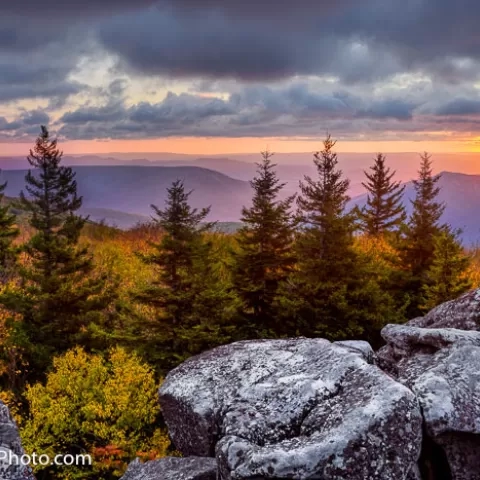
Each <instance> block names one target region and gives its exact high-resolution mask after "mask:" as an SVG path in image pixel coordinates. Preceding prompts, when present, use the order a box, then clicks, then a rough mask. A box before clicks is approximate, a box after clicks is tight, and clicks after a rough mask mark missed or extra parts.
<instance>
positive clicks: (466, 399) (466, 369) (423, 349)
mask: <svg viewBox="0 0 480 480" xmlns="http://www.w3.org/2000/svg"><path fill="white" fill-rule="evenodd" d="M479 301H480V291H474V292H469V293H468V294H466V295H463V296H462V297H460V298H459V299H457V300H454V301H451V302H447V303H445V304H443V305H440V306H439V307H437V308H435V309H434V310H432V311H431V312H429V313H428V314H427V315H426V316H425V317H422V318H419V319H415V320H413V321H411V322H408V323H407V324H406V325H388V326H386V327H385V328H384V329H383V330H382V337H383V338H384V339H385V341H386V342H387V345H386V346H385V347H383V348H382V349H380V350H379V351H378V352H377V362H378V364H379V365H380V366H381V367H382V368H384V369H385V370H386V371H388V372H389V373H390V374H392V375H393V376H394V377H395V378H396V379H397V380H398V381H400V382H402V383H403V384H405V385H406V386H408V387H409V388H410V389H411V390H412V391H413V392H414V393H415V395H416V396H417V398H418V401H419V403H420V406H421V408H422V413H423V417H424V426H425V432H426V437H425V439H426V440H427V444H428V445H430V447H429V448H428V449H427V450H428V451H426V452H424V454H422V457H424V458H423V462H424V467H425V466H426V467H428V471H429V472H432V471H433V472H434V473H433V478H437V477H435V475H439V474H440V473H441V472H440V471H439V470H442V472H443V473H442V474H444V473H445V471H446V470H449V471H448V472H447V476H446V477H445V478H452V479H453V480H479V479H480V331H479V329H478V324H477V321H478V315H479V313H478V311H479ZM453 327H456V328H453ZM429 456H430V457H432V458H429ZM433 457H436V458H433ZM440 457H441V459H444V460H441V459H440V460H439V458H440ZM439 465H440V467H439Z"/></svg>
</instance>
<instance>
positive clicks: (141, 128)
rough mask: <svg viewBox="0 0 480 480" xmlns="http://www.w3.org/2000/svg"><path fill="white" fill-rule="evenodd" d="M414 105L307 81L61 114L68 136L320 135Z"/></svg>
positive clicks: (403, 116) (398, 116) (399, 115)
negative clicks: (320, 88)
mask: <svg viewBox="0 0 480 480" xmlns="http://www.w3.org/2000/svg"><path fill="white" fill-rule="evenodd" d="M414 107H415V105H413V104H409V103H403V102H402V101H401V100H396V99H389V98H385V99H376V100H375V101H371V102H369V101H365V100H364V99H362V98H360V97H354V96H352V95H348V94H346V93H341V92H337V93H330V94H326V93H321V92H315V91H312V90H310V89H309V86H308V84H307V83H295V84H293V85H290V86H288V87H284V88H269V87H251V86H250V87H245V88H244V89H241V90H239V91H238V92H236V93H235V94H232V95H230V97H229V98H228V99H225V100H223V99H220V98H211V97H204V96H199V95H192V94H186V93H183V94H179V95H177V94H174V93H171V92H170V93H168V95H167V96H166V98H165V99H164V100H163V101H162V102H160V103H156V104H151V103H148V102H141V103H139V104H136V105H133V106H130V107H127V106H126V105H125V103H124V101H119V100H116V99H114V98H112V99H111V100H110V101H109V102H108V103H107V104H106V105H104V106H100V107H82V108H79V109H77V110H75V111H71V112H67V113H66V114H65V115H63V117H62V118H61V119H60V120H59V124H63V125H64V126H63V128H61V130H60V133H61V134H62V135H64V136H65V137H67V138H78V139H91V138H105V139H106V138H146V137H150V138H155V137H168V136H182V135H191V136H212V137H215V136H233V137H241V136H254V137H256V136H259V137H262V136H276V135H278V136H287V135H317V134H318V132H319V131H320V130H321V129H324V130H325V129H327V128H329V125H332V124H336V125H342V132H344V131H345V127H344V124H345V122H346V121H347V120H348V121H349V122H350V124H354V123H355V124H356V127H355V130H358V128H359V127H360V126H361V125H363V128H365V120H366V119H367V120H372V121H374V122H378V124H379V125H380V124H382V125H383V126H385V123H384V121H385V120H408V119H411V118H412V111H413V109H414ZM380 121H382V122H380Z"/></svg>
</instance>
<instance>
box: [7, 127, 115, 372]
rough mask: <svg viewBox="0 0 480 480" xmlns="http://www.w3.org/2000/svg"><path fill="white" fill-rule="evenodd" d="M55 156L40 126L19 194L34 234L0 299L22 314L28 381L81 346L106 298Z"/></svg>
mask: <svg viewBox="0 0 480 480" xmlns="http://www.w3.org/2000/svg"><path fill="white" fill-rule="evenodd" d="M61 158H62V153H61V152H60V151H59V150H58V148H57V142H56V140H51V139H50V136H49V133H48V131H47V129H46V128H45V127H42V133H41V135H40V136H39V137H38V139H37V141H36V144H35V148H34V150H33V151H30V156H29V157H28V160H29V162H30V165H31V166H32V167H33V168H34V169H35V170H34V171H32V170H29V172H28V173H27V175H26V177H25V180H26V183H27V186H26V190H27V192H28V196H26V195H25V194H24V193H23V192H22V193H21V201H22V204H23V207H24V209H25V210H26V211H28V212H29V213H30V218H29V223H30V226H31V227H32V228H33V229H34V232H35V233H34V235H33V236H32V237H31V238H30V239H29V240H28V241H27V243H26V244H24V245H23V252H24V254H25V255H26V261H25V262H24V263H23V265H22V266H21V268H20V270H19V275H20V280H21V283H20V285H21V288H20V289H18V288H16V289H10V290H7V291H5V292H4V293H3V294H2V295H1V296H0V303H1V304H3V305H4V306H5V307H6V308H7V309H8V310H10V311H11V312H12V313H15V314H20V315H21V316H22V324H21V326H22V328H23V331H24V333H25V336H26V337H27V338H28V340H29V345H28V346H27V348H26V355H27V357H28V358H29V364H30V368H31V371H32V373H33V372H35V373H34V374H33V378H39V375H38V374H39V373H40V372H41V373H42V374H43V373H44V372H45V370H46V368H48V366H49V365H50V364H51V360H52V357H53V355H55V354H58V353H61V352H65V351H66V350H68V349H69V348H71V347H73V346H74V345H76V344H79V343H82V341H84V340H83V337H84V336H85V330H86V328H87V326H88V325H89V323H90V322H98V321H100V318H101V314H102V312H103V310H104V309H105V308H106V307H107V306H108V304H109V303H110V300H111V298H110V296H109V295H107V294H106V293H105V292H104V286H103V283H104V282H103V279H102V278H98V277H96V276H95V274H94V267H93V262H92V257H91V255H90V254H89V252H88V251H87V249H86V248H83V247H80V246H79V238H80V234H81V231H82V228H83V226H84V224H85V219H84V218H82V217H79V216H76V215H75V212H76V211H77V210H78V209H79V208H80V206H81V204H82V199H81V197H78V196H77V184H76V182H75V174H74V172H73V171H72V169H71V168H67V167H63V166H61V165H60V162H61Z"/></svg>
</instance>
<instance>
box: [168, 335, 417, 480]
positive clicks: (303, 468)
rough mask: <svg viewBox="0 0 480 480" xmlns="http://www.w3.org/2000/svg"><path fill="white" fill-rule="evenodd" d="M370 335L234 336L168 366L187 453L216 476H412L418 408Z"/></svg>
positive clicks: (173, 424)
mask: <svg viewBox="0 0 480 480" xmlns="http://www.w3.org/2000/svg"><path fill="white" fill-rule="evenodd" d="M372 362H373V352H372V351H371V348H370V347H369V345H368V344H366V343H365V342H347V343H343V344H342V343H338V344H332V343H330V342H328V341H327V340H323V339H305V338H300V339H291V340H263V341H248V342H238V343H234V344H231V345H226V346H223V347H219V348H217V349H214V350H211V351H209V352H206V353H204V354H202V355H199V356H197V357H194V358H192V359H190V360H188V361H186V362H185V363H183V364H182V365H180V366H179V367H178V368H176V369H175V370H173V371H172V372H170V374H169V375H168V376H167V378H166V380H165V382H164V383H163V385H162V387H161V389H160V402H161V405H162V409H163V414H164V418H165V420H166V423H167V425H168V427H169V430H170V435H171V437H172V439H173V441H174V443H175V445H176V447H177V448H178V449H180V450H181V451H182V453H183V454H184V455H200V456H216V457H217V461H218V463H219V467H218V470H219V478H220V479H221V480H230V479H232V480H233V479H253V478H258V479H261V478H275V479H281V478H298V479H307V478H312V479H313V478H322V479H372V480H373V479H378V480H380V479H381V480H389V479H392V480H393V479H395V480H401V479H406V478H412V479H413V478H415V473H414V470H415V469H416V464H417V460H418V457H419V454H420V446H421V437H422V436H421V423H422V420H421V414H420V410H419V408H418V403H417V400H416V398H415V396H414V395H413V393H412V392H411V390H409V389H408V388H406V387H405V386H403V385H401V384H400V383H398V382H396V381H395V380H393V379H392V378H391V377H389V376H388V375H386V374H385V373H383V372H382V371H381V370H380V369H378V368H377V367H376V366H375V365H373V363H372Z"/></svg>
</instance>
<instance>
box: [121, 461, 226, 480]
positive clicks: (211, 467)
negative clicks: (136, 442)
mask: <svg viewBox="0 0 480 480" xmlns="http://www.w3.org/2000/svg"><path fill="white" fill-rule="evenodd" d="M216 476H217V462H216V461H215V459H213V458H200V457H189V458H177V457H168V458H161V459H159V460H153V461H151V462H146V463H140V461H138V460H136V461H134V462H132V463H131V464H130V465H129V467H128V470H127V471H126V472H125V475H124V476H123V477H122V478H121V479H120V480H216Z"/></svg>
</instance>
